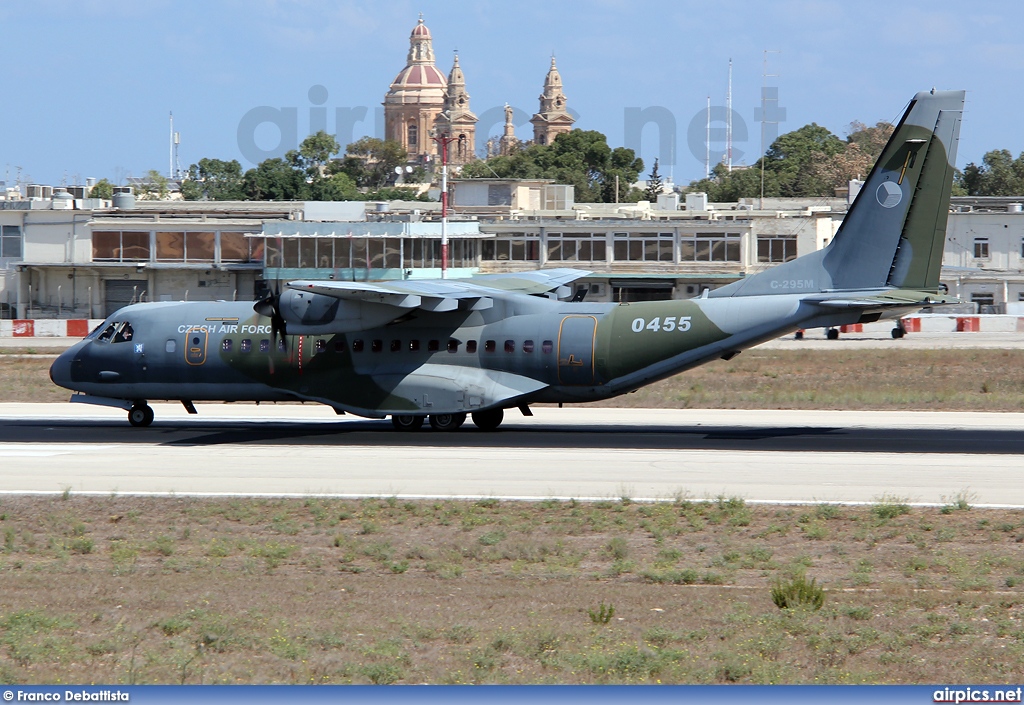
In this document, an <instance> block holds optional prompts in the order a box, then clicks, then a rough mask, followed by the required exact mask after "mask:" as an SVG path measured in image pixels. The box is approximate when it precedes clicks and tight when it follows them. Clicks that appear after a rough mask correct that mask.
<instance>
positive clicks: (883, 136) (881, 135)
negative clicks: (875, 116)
mask: <svg viewBox="0 0 1024 705" xmlns="http://www.w3.org/2000/svg"><path fill="white" fill-rule="evenodd" d="M895 130H896V128H895V127H893V125H892V123H889V122H885V121H880V122H877V123H875V126H874V127H868V126H867V125H865V124H864V123H863V122H860V121H859V120H854V121H853V122H851V123H850V130H849V136H848V137H847V138H846V141H847V142H848V143H849V144H855V145H857V147H858V148H860V151H861V152H862V153H863V154H864V155H866V156H867V158H868V160H869V161H870V163H871V165H872V166H874V163H875V162H876V161H878V157H880V156H881V154H882V150H883V149H885V145H886V144H887V143H888V142H889V138H890V137H892V133H893V132H894V131H895ZM864 177H867V172H865V173H864Z"/></svg>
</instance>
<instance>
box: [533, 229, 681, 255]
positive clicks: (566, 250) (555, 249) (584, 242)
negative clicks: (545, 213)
mask: <svg viewBox="0 0 1024 705" xmlns="http://www.w3.org/2000/svg"><path fill="white" fill-rule="evenodd" d="M605 244H606V243H605V238H604V235H599V234H594V235H591V234H589V233H581V234H580V235H571V236H569V235H562V234H561V233H551V234H549V235H548V259H549V260H552V261H559V262H604V261H605V259H606V256H605ZM668 253H669V259H670V260H671V257H672V241H671V240H669V243H668Z"/></svg>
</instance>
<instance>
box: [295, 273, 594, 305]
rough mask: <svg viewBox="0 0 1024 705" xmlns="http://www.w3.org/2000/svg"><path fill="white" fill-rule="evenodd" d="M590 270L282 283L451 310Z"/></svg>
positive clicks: (540, 290) (557, 284) (539, 290)
mask: <svg viewBox="0 0 1024 705" xmlns="http://www.w3.org/2000/svg"><path fill="white" fill-rule="evenodd" d="M589 273H590V272H585V271H582V270H578V269H546V270H537V271H533V272H515V273H508V274H484V275H481V276H476V277H471V278H469V279H422V280H417V279H411V280H409V279H407V280H401V281H389V282H373V283H371V282H346V281H332V280H326V281H319V280H318V281H307V280H300V281H293V282H288V284H287V285H286V286H287V287H288V288H289V289H294V290H295V291H308V292H311V293H314V294H321V295H323V296H331V297H334V298H336V299H354V300H359V301H369V302H373V303H382V304H389V305H391V306H396V307H398V308H408V309H412V308H420V309H424V310H427V311H454V310H455V309H457V308H460V307H461V308H463V309H467V310H480V309H486V308H490V307H491V306H492V305H493V303H494V302H493V299H492V297H493V296H494V295H495V294H498V293H501V292H515V293H521V294H545V293H547V292H549V291H558V292H559V294H566V293H567V292H565V291H562V287H563V286H564V285H565V284H567V283H569V282H572V281H575V280H576V279H579V278H580V277H584V276H586V275H587V274H589Z"/></svg>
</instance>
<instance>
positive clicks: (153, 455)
mask: <svg viewBox="0 0 1024 705" xmlns="http://www.w3.org/2000/svg"><path fill="white" fill-rule="evenodd" d="M197 406H198V408H199V415H198V416H189V415H188V414H186V413H185V411H184V409H182V407H181V406H180V405H176V404H154V405H153V407H154V410H155V412H156V419H157V420H156V422H155V423H154V424H153V426H151V427H149V428H142V429H140V428H132V427H131V426H129V425H128V423H127V421H126V419H125V414H124V412H122V411H120V410H117V409H108V408H102V407H93V406H88V405H77V404H0V494H3V493H34V492H62V491H64V490H70V491H71V492H72V493H95V494H108V493H121V494H130V493H141V494H150V493H153V494H164V493H167V494H177V495H189V494H195V495H211V494H212V495H221V494H223V495H298V496H303V495H311V494H329V495H340V496H392V495H395V496H399V497H499V498H526V499H544V498H549V497H557V498H570V497H575V498H578V499H597V498H618V497H622V496H629V497H631V498H634V499H667V498H671V497H673V496H677V495H685V496H689V497H692V498H698V499H699V498H705V497H716V496H719V495H726V496H739V497H743V498H744V499H746V500H748V501H766V502H820V501H833V502H872V501H877V500H878V499H879V498H881V497H883V496H886V495H888V496H892V497H899V498H902V499H906V500H909V501H911V502H914V503H936V504H941V503H943V502H946V501H950V500H951V499H952V498H953V497H954V496H955V495H957V494H958V493H966V494H967V495H968V496H969V497H970V499H971V501H972V503H974V504H978V505H993V506H1016V507H1024V414H1006V413H976V412H972V413H950V412H847V411H832V412H830V411H723V410H714V411H710V410H664V409H596V408H569V407H567V408H564V409H558V408H554V407H540V408H535V414H536V415H535V416H533V417H532V418H527V417H522V416H520V415H519V413H518V412H515V411H512V412H511V413H508V414H507V416H506V421H505V423H504V424H503V425H502V427H501V429H500V430H499V431H497V432H493V433H485V432H482V431H479V430H477V429H476V428H475V427H473V425H472V423H471V422H467V424H466V425H465V426H464V427H463V428H462V429H461V430H460V431H457V432H454V433H441V432H436V431H431V430H429V429H427V428H425V429H424V430H421V431H419V432H414V433H399V432H397V431H394V430H393V429H392V427H391V424H390V422H389V421H375V420H366V419H357V418H352V417H348V416H341V417H339V416H336V415H334V413H333V412H332V411H331V410H330V409H327V408H325V407H321V406H314V405H297V404H287V405H262V406H259V407H256V406H254V405H251V404H248V405H234V404H203V405H197Z"/></svg>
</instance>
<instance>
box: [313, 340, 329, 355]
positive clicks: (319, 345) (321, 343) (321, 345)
mask: <svg viewBox="0 0 1024 705" xmlns="http://www.w3.org/2000/svg"><path fill="white" fill-rule="evenodd" d="M314 348H315V349H316V351H317V352H318V353H322V352H323V351H324V350H326V349H327V341H326V340H324V339H323V338H317V341H316V343H315V345H314Z"/></svg>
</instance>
